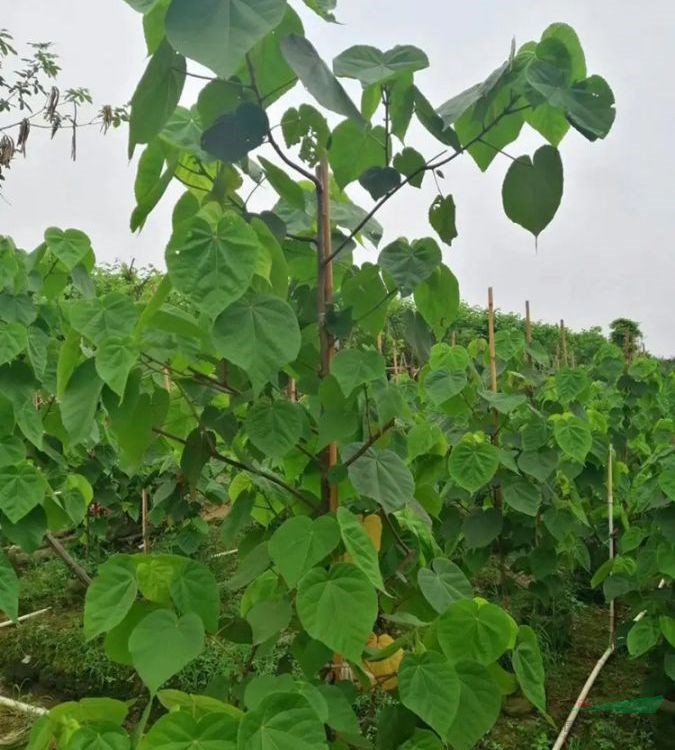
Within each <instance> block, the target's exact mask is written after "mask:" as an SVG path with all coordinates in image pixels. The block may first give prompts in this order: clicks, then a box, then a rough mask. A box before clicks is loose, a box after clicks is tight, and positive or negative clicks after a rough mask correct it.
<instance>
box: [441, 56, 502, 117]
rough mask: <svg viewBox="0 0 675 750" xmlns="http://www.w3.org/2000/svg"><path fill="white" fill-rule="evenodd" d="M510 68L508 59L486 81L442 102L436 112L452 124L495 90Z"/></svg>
mask: <svg viewBox="0 0 675 750" xmlns="http://www.w3.org/2000/svg"><path fill="white" fill-rule="evenodd" d="M508 68H509V62H508V61H507V62H505V63H503V64H502V65H500V66H499V67H498V68H497V69H495V70H493V71H492V73H490V75H489V76H488V77H487V78H486V79H485V80H484V81H481V82H480V83H476V84H474V85H473V86H470V87H469V88H468V89H465V90H464V91H462V92H461V93H459V94H457V95H455V96H453V97H452V99H448V101H447V102H445V103H444V104H441V106H440V107H439V108H438V109H437V110H436V112H437V113H438V115H439V116H440V117H442V118H443V121H444V122H445V123H446V124H447V125H452V124H453V123H455V122H456V121H457V120H458V119H459V118H460V116H461V115H463V114H464V113H465V112H466V111H467V110H468V109H469V108H470V107H472V106H473V105H474V104H475V103H476V102H477V101H478V100H479V99H480V98H481V97H483V96H485V95H486V94H489V93H490V92H491V91H493V89H494V88H495V86H496V85H497V84H498V83H499V81H500V80H501V78H502V76H503V75H504V73H505V72H506V71H507V70H508Z"/></svg>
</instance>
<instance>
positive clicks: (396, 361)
mask: <svg viewBox="0 0 675 750" xmlns="http://www.w3.org/2000/svg"><path fill="white" fill-rule="evenodd" d="M391 350H392V354H393V357H394V382H395V383H398V349H397V348H396V338H395V337H392V340H391Z"/></svg>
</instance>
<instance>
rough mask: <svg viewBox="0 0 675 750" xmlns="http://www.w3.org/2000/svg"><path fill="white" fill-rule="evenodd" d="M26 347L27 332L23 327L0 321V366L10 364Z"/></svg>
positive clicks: (19, 324)
mask: <svg viewBox="0 0 675 750" xmlns="http://www.w3.org/2000/svg"><path fill="white" fill-rule="evenodd" d="M27 346H28V332H27V330H26V326H25V325H23V324H21V323H5V322H4V321H1V320H0V365H5V364H8V363H9V362H12V361H13V360H14V359H16V358H17V357H18V356H19V354H21V352H22V351H24V349H25V348H26V347H27Z"/></svg>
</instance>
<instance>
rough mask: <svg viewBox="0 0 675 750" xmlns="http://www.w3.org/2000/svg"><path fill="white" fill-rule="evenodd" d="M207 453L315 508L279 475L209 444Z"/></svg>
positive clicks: (159, 431) (175, 437)
mask: <svg viewBox="0 0 675 750" xmlns="http://www.w3.org/2000/svg"><path fill="white" fill-rule="evenodd" d="M152 431H153V432H154V433H156V434H157V435H161V436H162V437H165V438H167V439H168V440H174V441H175V442H177V443H180V444H181V445H185V444H186V443H187V440H185V439H184V438H182V437H179V436H178V435H172V434H171V433H170V432H165V431H164V430H162V429H161V428H159V427H153V428H152ZM209 454H210V456H211V458H215V459H216V460H218V461H222V462H223V463H224V464H227V465H228V466H232V467H233V468H235V469H239V470H240V471H245V472H247V473H249V474H255V475H256V476H259V477H262V478H263V479H267V480H268V481H269V482H272V484H276V485H277V486H278V487H281V488H282V489H284V490H286V492H288V493H289V494H291V495H293V497H295V498H297V499H298V500H300V502H302V503H304V504H305V505H306V506H307V507H308V508H309V509H310V510H316V509H315V507H314V505H313V504H312V503H311V502H310V501H309V500H308V499H307V498H306V497H305V496H304V495H303V494H302V493H300V492H298V490H296V489H295V487H291V485H290V484H287V483H286V482H284V480H283V479H279V477H277V476H275V475H274V474H271V473H270V472H268V471H265V470H264V469H257V468H256V467H255V466H249V465H248V464H245V463H243V462H242V461H237V460H236V459H234V458H229V457H228V456H224V455H223V454H222V453H220V452H219V451H217V450H216V449H215V448H212V447H211V446H209Z"/></svg>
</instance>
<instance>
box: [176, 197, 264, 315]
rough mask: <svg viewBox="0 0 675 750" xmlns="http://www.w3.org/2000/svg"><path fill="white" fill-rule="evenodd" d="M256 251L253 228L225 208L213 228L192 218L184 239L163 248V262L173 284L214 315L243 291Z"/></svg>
mask: <svg viewBox="0 0 675 750" xmlns="http://www.w3.org/2000/svg"><path fill="white" fill-rule="evenodd" d="M259 251H260V240H259V239H258V235H257V234H256V233H255V231H254V230H253V229H252V228H251V226H250V225H249V224H247V223H246V222H245V221H244V219H242V218H241V217H240V216H237V215H236V214H235V213H233V212H228V213H226V214H225V215H224V216H223V217H222V218H221V219H220V221H219V222H218V225H217V227H214V228H212V227H211V225H210V224H209V223H208V222H206V221H205V220H204V219H195V220H194V221H193V223H192V226H191V228H190V231H189V233H188V235H187V237H186V239H185V242H184V243H181V244H180V245H179V246H177V247H174V246H171V245H170V246H169V248H167V257H166V263H167V267H168V269H169V276H170V277H171V282H172V284H173V286H174V288H175V289H177V290H178V291H179V292H183V293H184V294H186V295H187V296H188V297H189V298H190V299H191V300H192V301H193V302H194V303H195V304H196V305H197V306H198V307H199V308H200V309H202V310H203V311H204V312H205V313H207V315H209V316H210V317H212V318H215V317H216V316H217V315H219V314H220V313H221V312H222V311H223V310H224V309H225V308H227V307H229V306H230V305H232V303H233V302H236V301H237V300H238V299H240V298H241V297H242V296H243V295H244V294H245V293H246V290H247V289H248V288H249V285H250V284H251V280H252V279H253V274H254V273H255V268H256V259H257V257H258V254H259Z"/></svg>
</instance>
